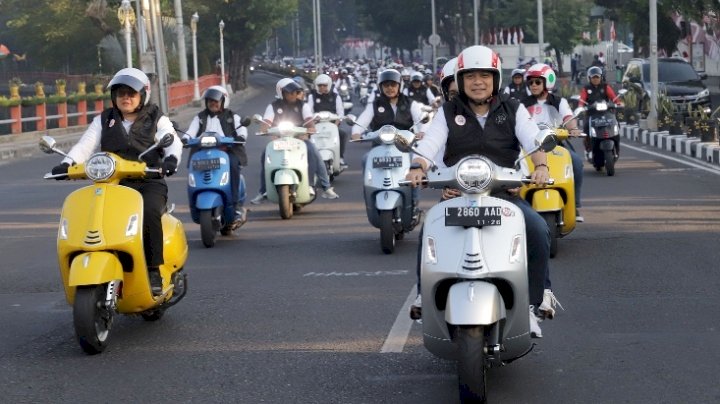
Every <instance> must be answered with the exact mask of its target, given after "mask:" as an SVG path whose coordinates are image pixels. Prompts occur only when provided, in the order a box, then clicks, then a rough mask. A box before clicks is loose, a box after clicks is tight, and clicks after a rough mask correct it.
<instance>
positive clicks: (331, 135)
mask: <svg viewBox="0 0 720 404" xmlns="http://www.w3.org/2000/svg"><path fill="white" fill-rule="evenodd" d="M348 104H349V106H348ZM343 107H344V108H345V109H346V110H348V109H352V103H351V102H350V103H344V105H343ZM341 119H342V118H341V117H339V116H337V115H336V114H333V113H332V112H329V111H322V112H318V113H316V114H315V133H314V134H313V135H312V137H311V138H310V140H311V141H312V142H313V143H314V144H315V147H316V148H317V149H318V152H319V153H320V156H321V157H322V159H323V162H325V168H326V169H327V172H328V175H329V176H330V181H334V180H335V177H336V176H338V175H340V173H342V172H343V170H344V169H345V168H344V167H343V166H341V165H340V130H339V128H338V125H337V123H336V122H337V121H339V120H341Z"/></svg>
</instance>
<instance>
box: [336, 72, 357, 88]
mask: <svg viewBox="0 0 720 404" xmlns="http://www.w3.org/2000/svg"><path fill="white" fill-rule="evenodd" d="M343 84H345V85H347V88H348V94H349V93H350V90H352V89H353V88H355V80H353V77H352V76H350V75H348V71H347V69H341V70H340V75H339V76H338V78H337V80H335V91H339V90H340V86H341V85H343Z"/></svg>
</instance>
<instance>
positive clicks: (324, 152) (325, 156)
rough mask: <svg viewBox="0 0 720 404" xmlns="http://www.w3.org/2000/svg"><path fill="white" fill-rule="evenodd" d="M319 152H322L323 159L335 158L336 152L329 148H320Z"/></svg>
mask: <svg viewBox="0 0 720 404" xmlns="http://www.w3.org/2000/svg"><path fill="white" fill-rule="evenodd" d="M318 152H320V157H321V158H322V159H323V161H328V160H334V159H335V156H334V154H333V152H332V151H331V150H328V149H320V150H318Z"/></svg>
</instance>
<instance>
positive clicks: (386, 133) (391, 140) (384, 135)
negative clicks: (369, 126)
mask: <svg viewBox="0 0 720 404" xmlns="http://www.w3.org/2000/svg"><path fill="white" fill-rule="evenodd" d="M396 134H397V129H395V128H394V127H393V126H390V125H385V126H383V127H382V128H380V131H379V132H378V137H379V138H380V141H381V142H383V143H384V144H395V135H396Z"/></svg>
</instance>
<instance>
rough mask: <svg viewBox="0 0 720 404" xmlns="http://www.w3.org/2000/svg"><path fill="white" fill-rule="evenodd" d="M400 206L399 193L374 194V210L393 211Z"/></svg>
mask: <svg viewBox="0 0 720 404" xmlns="http://www.w3.org/2000/svg"><path fill="white" fill-rule="evenodd" d="M399 206H402V196H401V195H400V193H399V192H393V191H380V192H378V193H377V194H375V209H377V210H393V209H395V208H397V207H399Z"/></svg>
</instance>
